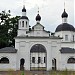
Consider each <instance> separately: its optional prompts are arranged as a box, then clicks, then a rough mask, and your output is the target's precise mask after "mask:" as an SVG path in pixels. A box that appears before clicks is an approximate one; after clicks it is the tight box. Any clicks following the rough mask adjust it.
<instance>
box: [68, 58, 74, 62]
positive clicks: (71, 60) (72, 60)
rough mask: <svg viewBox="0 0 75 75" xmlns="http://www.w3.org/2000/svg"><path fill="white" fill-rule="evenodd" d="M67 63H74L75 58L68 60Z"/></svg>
mask: <svg viewBox="0 0 75 75" xmlns="http://www.w3.org/2000/svg"><path fill="white" fill-rule="evenodd" d="M67 63H75V58H69V59H68V61H67Z"/></svg>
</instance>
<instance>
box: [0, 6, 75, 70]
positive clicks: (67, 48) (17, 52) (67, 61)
mask: <svg viewBox="0 0 75 75" xmlns="http://www.w3.org/2000/svg"><path fill="white" fill-rule="evenodd" d="M61 17H62V23H61V24H60V25H58V26H57V28H56V30H55V32H54V33H53V34H52V33H51V32H50V31H46V30H45V29H44V26H43V25H42V24H41V23H40V21H41V16H40V15H39V12H38V14H37V16H36V24H35V25H34V26H33V27H32V28H31V29H30V25H29V18H28V17H27V16H26V8H25V6H24V7H23V9H22V16H21V18H20V19H19V22H18V32H17V37H15V48H13V47H5V48H2V49H0V71H1V70H2V71H3V70H10V69H11V70H47V71H48V70H52V69H53V70H65V69H68V70H75V28H74V27H73V26H72V25H70V24H68V22H67V18H68V14H67V13H66V10H65V9H64V11H63V13H62V15H61Z"/></svg>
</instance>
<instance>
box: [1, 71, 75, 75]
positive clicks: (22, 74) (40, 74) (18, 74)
mask: <svg viewBox="0 0 75 75" xmlns="http://www.w3.org/2000/svg"><path fill="white" fill-rule="evenodd" d="M34 74H37V75H75V72H74V71H48V72H47V71H7V72H6V71H0V75H34Z"/></svg>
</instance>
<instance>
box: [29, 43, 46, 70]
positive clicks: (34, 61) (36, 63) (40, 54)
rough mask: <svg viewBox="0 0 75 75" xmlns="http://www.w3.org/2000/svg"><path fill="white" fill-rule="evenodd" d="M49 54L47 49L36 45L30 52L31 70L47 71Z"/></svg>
mask: <svg viewBox="0 0 75 75" xmlns="http://www.w3.org/2000/svg"><path fill="white" fill-rule="evenodd" d="M46 69H47V53H46V48H45V47H44V46H43V45H41V44H35V45H33V46H32V48H31V50H30V70H38V71H40V70H46Z"/></svg>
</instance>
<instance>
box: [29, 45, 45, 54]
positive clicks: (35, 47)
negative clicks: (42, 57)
mask: <svg viewBox="0 0 75 75" xmlns="http://www.w3.org/2000/svg"><path fill="white" fill-rule="evenodd" d="M30 52H32V53H33V52H38V53H40V52H41V53H42V52H46V49H45V47H44V46H43V45H41V44H35V45H33V46H32V48H31V50H30Z"/></svg>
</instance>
